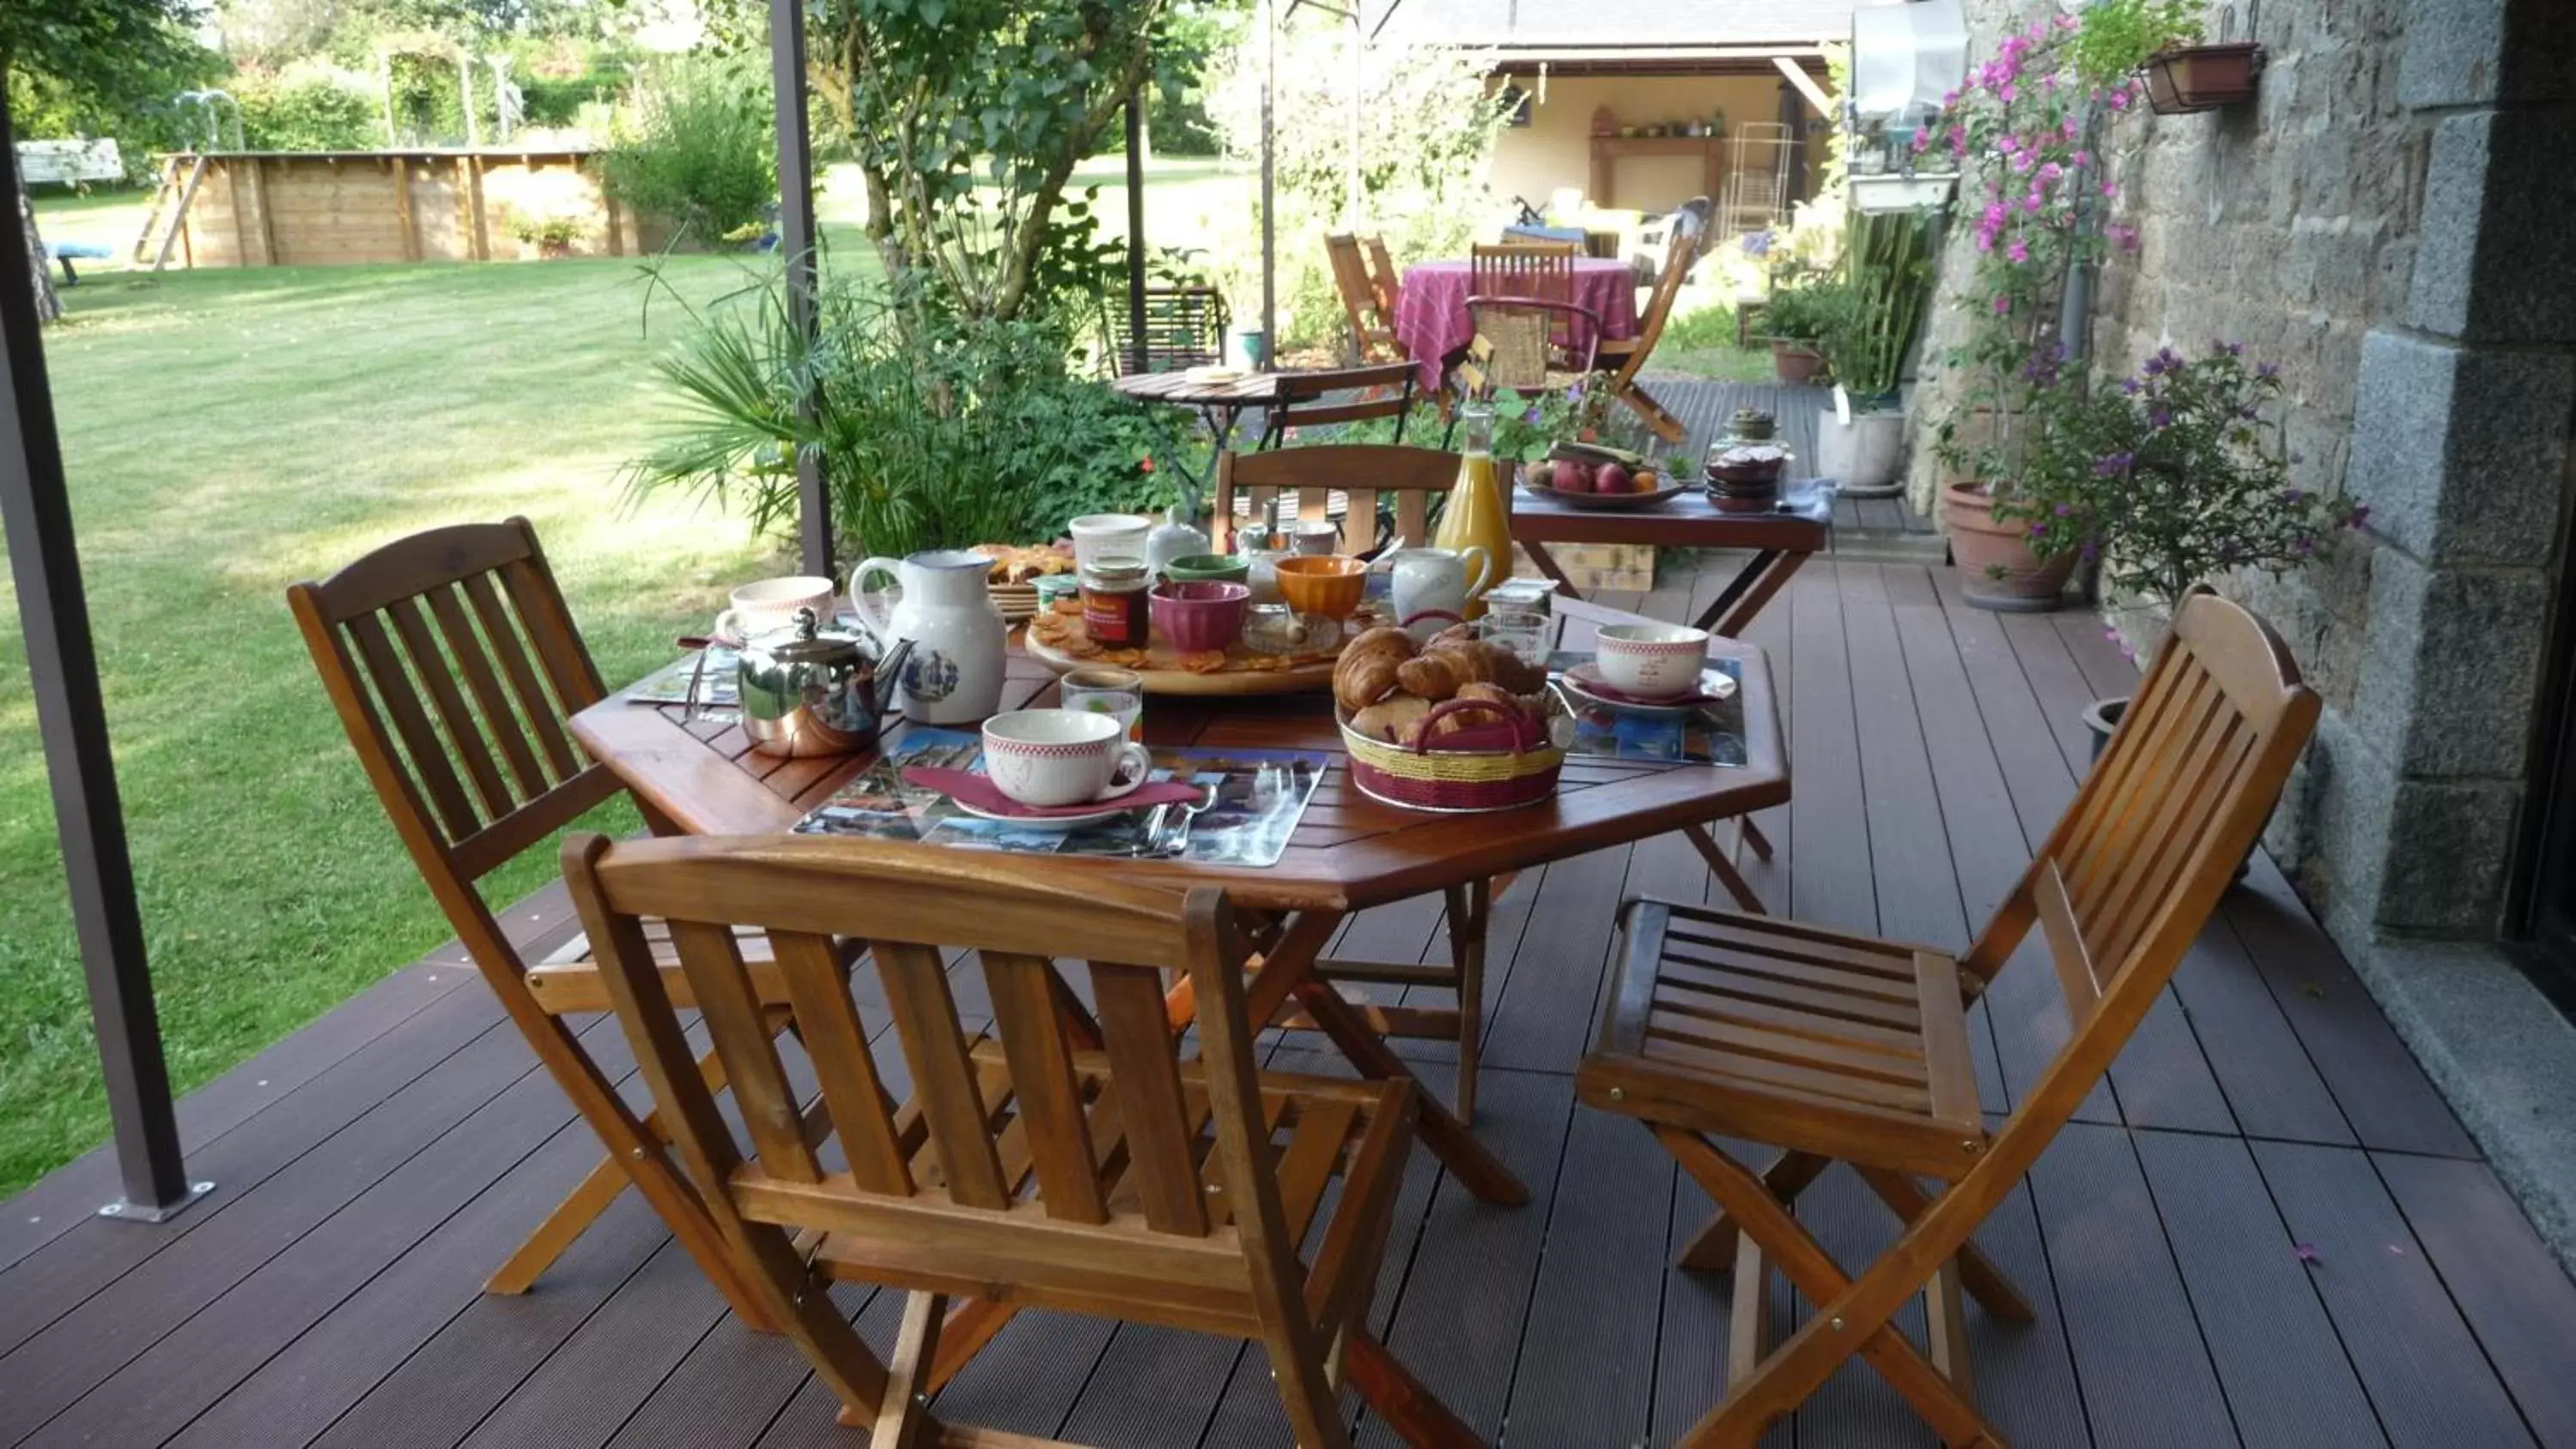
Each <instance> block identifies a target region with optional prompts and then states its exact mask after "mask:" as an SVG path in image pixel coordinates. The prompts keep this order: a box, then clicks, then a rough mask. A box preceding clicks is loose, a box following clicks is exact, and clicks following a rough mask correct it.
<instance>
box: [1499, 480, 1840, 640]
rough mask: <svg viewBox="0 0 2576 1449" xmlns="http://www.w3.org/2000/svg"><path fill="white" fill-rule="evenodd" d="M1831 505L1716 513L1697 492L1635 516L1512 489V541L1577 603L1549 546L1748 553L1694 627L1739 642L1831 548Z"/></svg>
mask: <svg viewBox="0 0 2576 1449" xmlns="http://www.w3.org/2000/svg"><path fill="white" fill-rule="evenodd" d="M1832 507H1833V505H1832V504H1831V503H1830V502H1828V501H1823V500H1819V501H1818V502H1817V503H1816V504H1815V505H1814V506H1813V507H1812V508H1811V509H1810V510H1808V511H1806V512H1803V513H1753V514H1745V513H1720V512H1718V511H1717V509H1716V508H1715V507H1713V506H1711V505H1710V503H1709V501H1708V495H1707V494H1705V493H1702V492H1700V491H1699V490H1698V489H1692V490H1691V491H1689V492H1687V493H1684V494H1682V495H1681V496H1680V497H1678V498H1675V499H1673V500H1672V501H1671V502H1669V503H1662V504H1658V505H1656V506H1655V507H1653V508H1639V509H1585V508H1574V507H1569V506H1568V505H1566V504H1564V503H1562V502H1559V501H1558V500H1556V499H1554V498H1549V497H1545V496H1542V495H1540V494H1536V493H1532V492H1531V491H1530V490H1528V489H1526V488H1514V489H1513V490H1512V496H1511V509H1512V542H1514V543H1517V544H1519V545H1520V546H1521V549H1522V551H1523V552H1525V553H1527V554H1528V555H1529V556H1530V562H1532V563H1534V564H1537V565H1538V567H1539V572H1541V573H1543V574H1546V575H1547V576H1548V577H1549V578H1550V579H1553V580H1555V582H1556V587H1557V591H1558V593H1559V594H1561V595H1565V596H1568V597H1575V598H1580V597H1581V594H1580V593H1579V592H1578V591H1577V590H1576V589H1575V587H1574V582H1573V580H1571V579H1568V578H1567V577H1566V576H1565V570H1563V569H1561V568H1559V567H1557V563H1556V560H1555V559H1554V558H1552V557H1550V556H1549V555H1548V551H1547V546H1548V545H1549V544H1551V543H1642V544H1653V545H1657V546H1668V547H1672V548H1731V549H1745V550H1749V551H1750V552H1751V553H1752V555H1753V557H1752V558H1751V559H1750V560H1748V561H1747V562H1746V563H1745V565H1744V567H1743V568H1742V569H1740V570H1738V571H1737V572H1736V575H1735V577H1734V578H1732V579H1730V580H1728V581H1727V585H1726V587H1725V588H1724V589H1723V590H1721V591H1720V592H1719V594H1718V596H1717V598H1716V599H1715V600H1714V601H1713V602H1711V603H1710V604H1709V606H1708V607H1707V608H1706V609H1703V610H1701V611H1700V616H1699V617H1698V618H1697V619H1695V620H1693V621H1692V622H1693V623H1694V624H1696V625H1697V626H1698V627H1700V628H1702V629H1707V630H1709V631H1711V632H1713V633H1716V634H1721V635H1724V636H1726V637H1727V638H1730V639H1735V638H1741V637H1743V634H1744V630H1745V628H1746V626H1748V625H1750V624H1751V623H1752V622H1753V616H1754V615H1756V614H1759V613H1760V612H1762V606H1763V605H1765V604H1767V603H1769V602H1771V599H1772V597H1773V596H1774V595H1776V594H1778V593H1779V592H1780V589H1781V586H1782V585H1784V584H1786V583H1788V582H1789V576H1790V575H1792V574H1794V573H1796V572H1797V571H1798V569H1799V567H1800V566H1801V565H1803V564H1804V563H1806V561H1807V559H1808V557H1809V556H1810V555H1813V554H1818V553H1822V552H1824V551H1825V549H1826V547H1827V546H1828V545H1830V544H1831V543H1832V542H1833V536H1834V531H1833V515H1832V512H1831V509H1832Z"/></svg>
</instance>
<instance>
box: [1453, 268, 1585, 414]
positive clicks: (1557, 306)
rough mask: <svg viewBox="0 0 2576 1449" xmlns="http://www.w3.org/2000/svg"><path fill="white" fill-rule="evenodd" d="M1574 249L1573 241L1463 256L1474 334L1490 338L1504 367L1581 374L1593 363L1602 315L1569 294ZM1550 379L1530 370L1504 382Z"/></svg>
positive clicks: (1511, 370)
mask: <svg viewBox="0 0 2576 1449" xmlns="http://www.w3.org/2000/svg"><path fill="white" fill-rule="evenodd" d="M1578 253H1579V248H1577V247H1576V246H1575V245H1574V243H1572V242H1524V243H1518V244H1515V245H1511V246H1498V247H1489V246H1481V245H1480V246H1477V247H1475V248H1473V250H1472V255H1471V256H1470V257H1469V259H1468V263H1467V266H1468V278H1467V283H1468V284H1467V312H1468V315H1469V317H1471V318H1472V319H1474V322H1475V326H1476V332H1477V334H1478V335H1480V336H1482V337H1484V338H1485V339H1486V340H1488V341H1489V342H1491V343H1492V344H1493V353H1494V361H1495V363H1496V365H1497V366H1498V367H1499V368H1501V369H1502V371H1504V372H1506V373H1513V374H1518V373H1524V372H1535V373H1541V374H1543V373H1548V372H1556V373H1562V374H1565V375H1567V376H1569V377H1579V376H1581V375H1583V374H1585V373H1588V372H1590V371H1591V370H1592V354H1593V350H1594V349H1595V348H1597V347H1598V346H1599V345H1600V339H1601V318H1600V316H1599V315H1598V314H1597V313H1595V312H1593V311H1592V310H1591V309H1590V308H1588V307H1585V306H1583V305H1582V304H1580V303H1578V302H1576V301H1575V300H1574V258H1575V257H1576V256H1577V255H1578ZM1533 349H1535V355H1533ZM1533 364H1534V366H1533ZM1547 381H1548V379H1546V378H1544V377H1533V378H1531V380H1529V381H1526V382H1519V383H1514V382H1505V383H1504V384H1503V385H1504V386H1508V387H1537V386H1542V385H1544V384H1545V383H1546V382H1547Z"/></svg>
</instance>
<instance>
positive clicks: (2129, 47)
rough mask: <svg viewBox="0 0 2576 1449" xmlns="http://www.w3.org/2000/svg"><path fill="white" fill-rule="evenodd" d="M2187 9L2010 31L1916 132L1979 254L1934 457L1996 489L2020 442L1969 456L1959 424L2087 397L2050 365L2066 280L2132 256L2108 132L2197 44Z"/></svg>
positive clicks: (2142, 9) (2173, 4)
mask: <svg viewBox="0 0 2576 1449" xmlns="http://www.w3.org/2000/svg"><path fill="white" fill-rule="evenodd" d="M2195 10H2196V7H2195V6H2194V4H2193V3H2192V0H2099V3H2096V4H2093V5H2090V6H2087V7H2086V8H2085V9H2084V10H2083V11H2082V12H2081V13H2080V15H2069V14H2064V13H2057V14H2052V15H2049V16H2046V17H2044V18H2042V19H2040V20H2038V21H2035V22H2034V23H2032V24H2031V25H2030V26H2029V27H2028V28H2027V29H2024V30H2019V31H2014V32H2011V33H2009V34H2006V35H2005V36H2004V37H2003V38H2002V39H2001V40H2000V41H1999V42H1997V44H1996V47H1995V52H1994V54H1993V56H1992V57H1991V58H1989V59H1987V60H1985V61H1984V62H1983V63H1981V64H1979V65H1977V66H1975V67H1973V68H1972V69H1971V71H1970V72H1969V76H1968V80H1967V83H1966V84H1965V85H1964V86H1963V87H1961V89H1960V90H1958V91H1957V92H1955V93H1953V94H1952V95H1951V96H1950V97H1948V98H1947V100H1946V102H1945V105H1944V111H1943V115H1942V116H1941V118H1940V119H1939V120H1938V121H1937V122H1936V123H1935V124H1933V125H1932V126H1928V127H1926V128H1925V129H1924V131H1923V133H1922V134H1923V135H1925V136H1929V137H1931V138H1932V140H1931V141H1930V142H1929V145H1932V146H1939V147H1944V148H1946V149H1947V150H1948V151H1949V152H1950V155H1951V157H1952V159H1953V160H1955V161H1956V163H1957V164H1958V165H1959V167H1960V170H1961V173H1962V179H1961V183H1960V187H1961V195H1962V198H1963V202H1964V213H1965V215H1966V216H1968V217H1972V218H1974V221H1975V225H1974V227H1973V229H1972V230H1971V232H1970V236H1969V239H1970V241H1971V242H1972V243H1973V244H1974V246H1975V247H1976V249H1977V256H1976V270H1975V275H1974V280H1973V281H1972V283H1971V284H1970V285H1969V286H1968V287H1967V288H1966V289H1965V291H1964V292H1962V293H1961V294H1960V296H1959V298H1958V305H1959V306H1960V307H1962V308H1963V309H1965V311H1966V312H1967V314H1968V316H1969V319H1970V320H1969V323H1968V328H1967V339H1966V341H1965V343H1964V344H1963V345H1961V346H1959V347H1957V348H1954V349H1952V350H1951V352H1950V353H1949V355H1948V359H1947V360H1948V364H1949V365H1950V366H1952V367H1955V368H1962V369H1965V370H1966V371H1967V373H1968V380H1967V382H1966V385H1965V386H1964V387H1963V388H1962V389H1961V390H1960V394H1959V396H1958V406H1957V407H1956V408H1955V409H1954V410H1953V412H1952V413H1951V415H1950V416H1949V418H1947V419H1946V420H1945V421H1944V422H1943V423H1942V424H1941V427H1940V430H1939V433H1940V441H1939V451H1940V453H1941V455H1942V457H1943V460H1944V461H1945V462H1948V463H1950V464H1951V465H1952V466H1954V467H1958V468H1962V469H1965V470H1967V471H1969V472H1971V473H1972V474H1974V475H1975V476H1976V477H1978V478H1980V479H1981V480H1983V481H1984V482H1985V483H1986V485H1987V487H1988V488H1989V489H1990V490H1991V491H1995V492H1998V493H2000V492H2003V491H2006V489H2007V487H2008V484H2009V480H2010V479H2011V477H2012V476H2013V472H2014V462H2015V459H2016V458H2017V456H2018V451H2019V449H2018V442H2019V440H2018V438H2016V437H2011V436H2005V437H1999V438H1993V439H1989V440H1988V445H1987V446H1985V447H1982V448H1971V447H1969V446H1967V445H1966V444H1965V443H1964V442H1963V441H1962V439H1961V437H1960V430H1961V428H1960V425H1961V424H1962V423H1963V422H1964V421H1965V420H1967V419H1968V418H1970V417H1972V416H1973V415H1974V414H1977V413H1991V414H1994V415H1996V416H1998V417H2000V418H2002V419H2005V420H2007V426H2009V420H2010V419H2013V418H2015V417H2018V416H2019V415H2021V414H2024V413H2025V412H2027V411H2028V410H2029V408H2030V407H2031V405H2032V401H2033V398H2034V395H2035V394H2037V393H2040V392H2045V391H2048V390H2050V389H2054V388H2059V387H2072V388H2075V389H2077V390H2078V391H2081V390H2082V389H2083V387H2084V380H2083V379H2082V377H2080V376H2078V375H2074V374H2073V373H2069V375H2067V376H2063V377H2061V376H2059V375H2058V369H2057V366H2056V360H2057V359H2058V358H2060V357H2062V356H2063V355H2064V354H2063V351H2062V344H2061V342H2060V340H2059V338H2058V337H2057V335H2056V332H2057V326H2058V320H2059V316H2058V314H2059V302H2060V300H2061V299H2062V298H2063V297H2064V295H2065V289H2066V279H2067V277H2068V275H2069V274H2070V272H2071V271H2072V270H2073V269H2074V267H2075V265H2076V264H2077V263H2079V262H2084V261H2090V260H2095V259H2098V258H2099V257H2100V256H2101V255H2102V254H2103V253H2104V252H2105V251H2106V250H2107V249H2109V248H2111V247H2115V246H2116V247H2122V248H2131V247H2135V246H2136V245H2137V232H2136V230H2135V229H2134V228H2132V227H2130V226H2128V225H2126V224H2125V223H2122V222H2119V221H2116V220H2111V219H2110V218H2109V216H2108V213H2109V212H2110V211H2111V210H2112V209H2113V208H2114V207H2115V206H2116V205H2117V204H2118V202H2119V199H2120V189H2119V186H2118V184H2117V183H2116V182H2114V181H2112V180H2110V179H2109V178H2108V177H2106V176H2103V175H2102V174H2101V173H2100V170H2099V167H2100V165H2101V163H2102V162H2103V160H2104V159H2105V157H2106V151H2105V147H2104V145H2103V141H2104V134H2103V133H2104V132H2105V131H2106V129H2107V128H2108V126H2109V124H2110V123H2111V121H2112V120H2114V119H2116V117H2117V116H2118V115H2119V114H2121V113H2122V112H2125V111H2127V110H2128V109H2129V107H2130V104H2131V102H2133V101H2134V100H2135V99H2136V98H2137V97H2138V96H2139V95H2141V94H2143V86H2144V82H2142V81H2141V80H2140V79H2139V78H2138V76H2137V74H2136V72H2137V70H2138V68H2139V66H2141V65H2143V64H2144V63H2145V61H2146V60H2147V58H2148V57H2149V56H2151V55H2153V54H2154V53H2155V52H2156V51H2158V50H2160V49H2162V48H2164V47H2165V46H2166V45H2169V44H2172V43H2175V42H2176V41H2179V40H2184V39H2188V38H2190V37H2191V36H2193V35H2195V34H2196V33H2197V28H2198V27H2197V20H2196V18H2195Z"/></svg>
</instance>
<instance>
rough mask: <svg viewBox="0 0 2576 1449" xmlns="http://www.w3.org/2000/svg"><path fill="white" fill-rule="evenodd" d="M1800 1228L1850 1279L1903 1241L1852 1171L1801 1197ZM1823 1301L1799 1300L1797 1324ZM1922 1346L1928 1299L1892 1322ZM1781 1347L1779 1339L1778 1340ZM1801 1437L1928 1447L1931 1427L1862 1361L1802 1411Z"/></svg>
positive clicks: (1878, 1446)
mask: <svg viewBox="0 0 2576 1449" xmlns="http://www.w3.org/2000/svg"><path fill="white" fill-rule="evenodd" d="M1798 1222H1799V1223H1800V1225H1801V1226H1803V1227H1805V1228H1806V1230H1807V1231H1808V1232H1810V1233H1812V1234H1814V1235H1815V1238H1816V1241H1817V1242H1819V1243H1821V1244H1822V1245H1823V1246H1824V1249H1825V1251H1826V1252H1828V1253H1830V1254H1832V1255H1833V1258H1834V1261H1835V1262H1837V1263H1839V1264H1841V1265H1842V1267H1843V1269H1844V1271H1845V1273H1846V1274H1857V1273H1860V1272H1864V1271H1866V1270H1867V1268H1868V1265H1869V1264H1870V1263H1872V1262H1874V1261H1876V1259H1877V1258H1878V1255H1879V1254H1880V1253H1882V1252H1885V1251H1886V1250H1887V1246H1888V1245H1889V1244H1890V1243H1893V1242H1894V1241H1896V1234H1897V1231H1898V1229H1897V1223H1896V1219H1895V1217H1894V1216H1893V1215H1891V1214H1890V1213H1889V1212H1888V1211H1887V1209H1886V1208H1885V1207H1884V1206H1883V1205H1881V1204H1880V1202H1879V1200H1878V1199H1877V1197H1876V1196H1874V1195H1872V1194H1871V1192H1870V1191H1869V1189H1868V1188H1867V1187H1865V1186H1864V1185H1862V1183H1861V1180H1860V1178H1859V1176H1858V1175H1856V1174H1855V1173H1853V1172H1852V1170H1851V1169H1850V1168H1848V1167H1843V1166H1840V1165H1837V1166H1835V1167H1832V1168H1829V1169H1827V1171H1826V1173H1825V1175H1824V1176H1823V1177H1820V1178H1818V1179H1816V1181H1815V1183H1814V1185H1812V1186H1810V1187H1809V1188H1808V1189H1807V1191H1806V1192H1805V1193H1804V1194H1803V1195H1801V1196H1800V1197H1799V1199H1798ZM1816 1307H1817V1305H1816V1303H1815V1301H1814V1300H1812V1299H1810V1298H1809V1297H1807V1295H1806V1294H1804V1293H1800V1294H1798V1295H1797V1310H1796V1312H1797V1321H1798V1322H1801V1323H1803V1322H1805V1321H1806V1320H1807V1319H1808V1318H1811V1317H1813V1316H1814V1315H1815V1312H1816ZM1892 1321H1893V1322H1894V1323H1895V1325H1896V1328H1897V1331H1898V1332H1900V1333H1903V1334H1904V1335H1905V1337H1906V1339H1907V1340H1908V1341H1909V1342H1911V1343H1912V1344H1913V1345H1914V1346H1915V1347H1916V1348H1918V1349H1920V1348H1922V1347H1923V1346H1924V1342H1923V1298H1922V1295H1921V1294H1916V1295H1914V1296H1912V1297H1909V1298H1907V1299H1906V1300H1905V1306H1904V1307H1903V1308H1900V1309H1898V1310H1897V1312H1896V1316H1895V1318H1894V1319H1893V1320H1892ZM1774 1342H1775V1343H1776V1342H1777V1340H1774ZM1798 1439H1799V1442H1801V1443H1803V1444H1831V1445H1834V1446H1836V1449H1846V1446H1847V1449H1894V1446H1900V1445H1901V1446H1905V1449H1914V1446H1917V1445H1921V1444H1925V1443H1928V1442H1929V1441H1930V1436H1929V1435H1928V1434H1927V1433H1926V1432H1925V1430H1924V1427H1923V1421H1922V1419H1921V1418H1919V1417H1918V1416H1917V1415H1916V1414H1915V1413H1914V1411H1913V1409H1911V1408H1910V1407H1908V1406H1907V1405H1906V1402H1905V1400H1904V1398H1903V1397H1902V1396H1901V1395H1899V1394H1898V1393H1897V1392H1896V1391H1895V1390H1894V1389H1892V1388H1890V1387H1888V1384H1887V1380H1885V1379H1883V1378H1880V1377H1879V1375H1878V1370H1876V1369H1874V1368H1872V1367H1870V1366H1869V1365H1868V1364H1867V1363H1866V1362H1864V1361H1862V1360H1861V1359H1860V1358H1859V1357H1858V1356H1856V1355H1855V1356H1854V1357H1852V1358H1850V1359H1847V1360H1845V1361H1844V1362H1843V1364H1842V1366H1841V1367H1839V1368H1837V1369H1835V1370H1834V1374H1833V1377H1832V1378H1830V1379H1828V1380H1826V1383H1825V1387H1824V1389H1823V1390H1822V1391H1820V1392H1818V1393H1817V1395H1816V1396H1815V1397H1814V1398H1812V1399H1810V1400H1808V1401H1807V1403H1806V1404H1805V1405H1804V1406H1803V1407H1801V1408H1800V1409H1799V1410H1798Z"/></svg>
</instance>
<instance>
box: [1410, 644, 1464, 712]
mask: <svg viewBox="0 0 2576 1449" xmlns="http://www.w3.org/2000/svg"><path fill="white" fill-rule="evenodd" d="M1395 682H1396V683H1397V684H1398V685H1399V686H1401V687H1402V688H1403V690H1404V692H1405V693H1407V694H1409V695H1412V696H1413V697H1414V698H1416V699H1427V700H1432V701H1438V700H1443V699H1447V698H1448V697H1449V696H1451V695H1453V694H1456V693H1457V692H1458V685H1459V683H1460V681H1459V678H1458V671H1457V670H1456V669H1454V668H1452V667H1451V665H1450V661H1449V660H1448V659H1447V658H1446V657H1445V656H1443V655H1440V654H1417V655H1415V656H1414V657H1412V658H1411V659H1408V660H1406V661H1404V662H1403V663H1402V664H1399V665H1397V666H1395Z"/></svg>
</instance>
